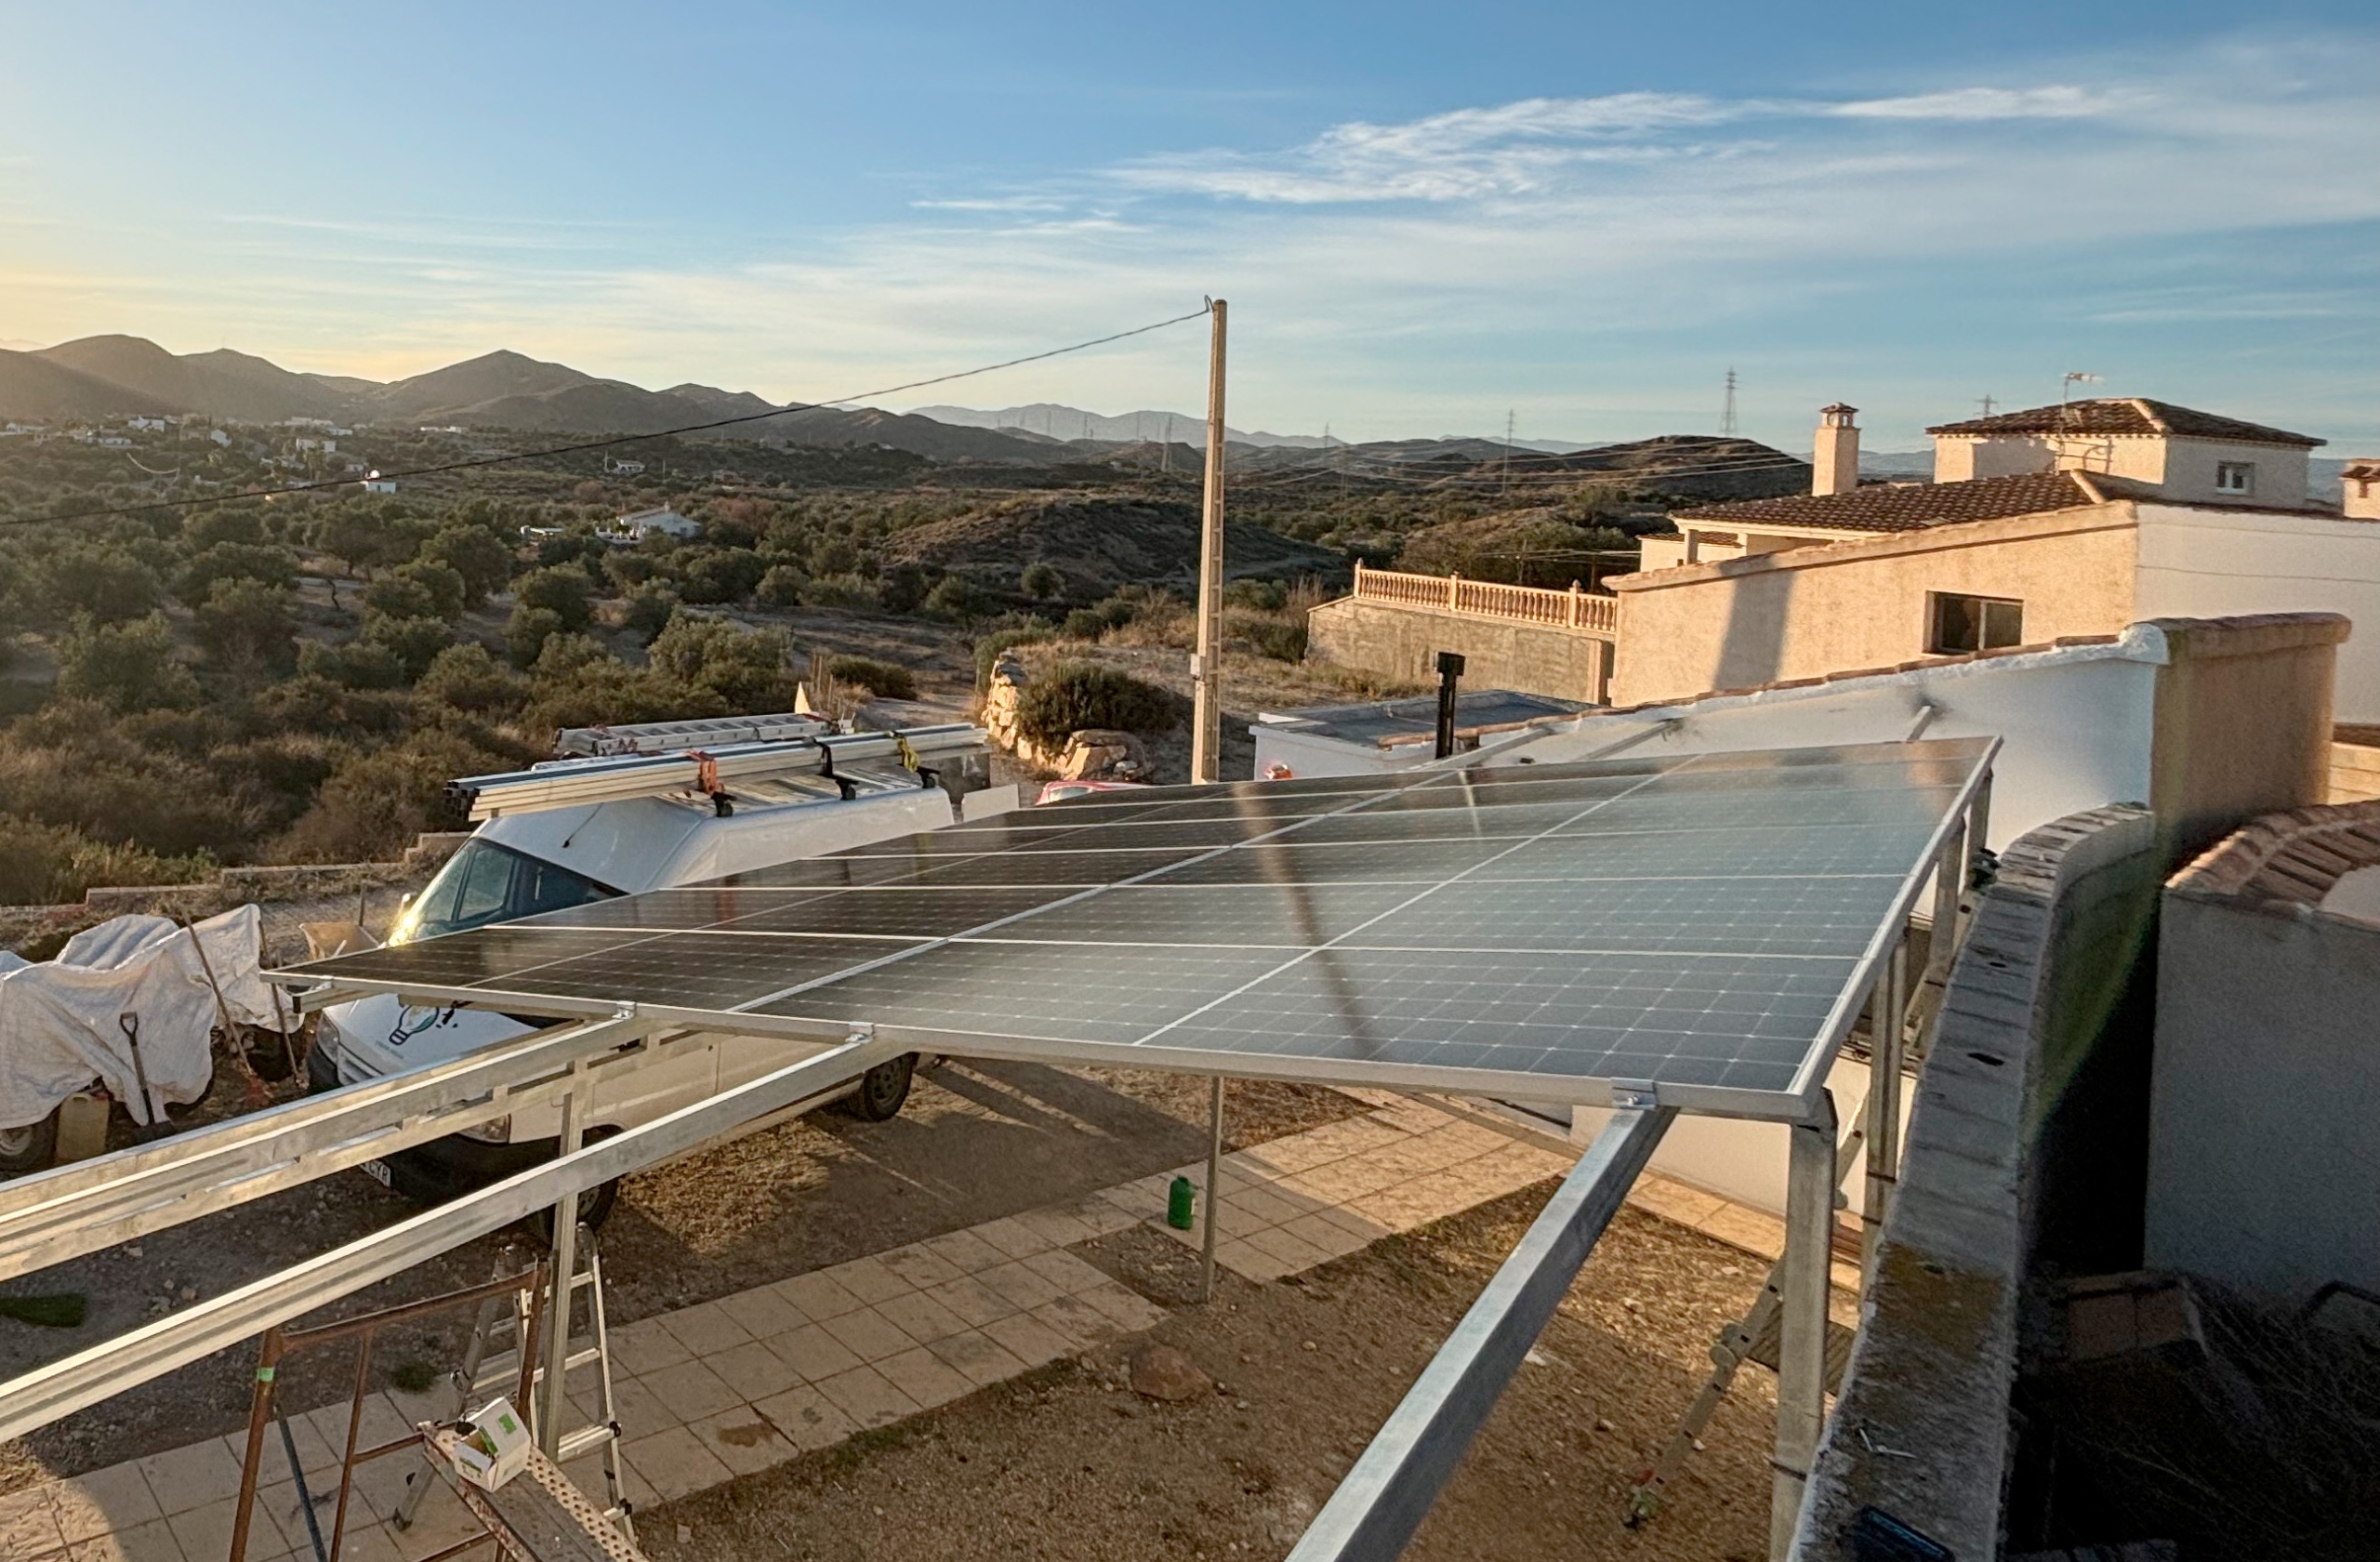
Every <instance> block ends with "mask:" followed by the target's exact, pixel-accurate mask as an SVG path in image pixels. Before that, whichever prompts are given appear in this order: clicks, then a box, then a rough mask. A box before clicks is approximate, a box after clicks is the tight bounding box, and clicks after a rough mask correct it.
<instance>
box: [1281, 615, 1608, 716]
mask: <svg viewBox="0 0 2380 1562" xmlns="http://www.w3.org/2000/svg"><path fill="white" fill-rule="evenodd" d="M1610 650H1611V642H1609V641H1607V640H1605V639H1602V638H1600V637H1598V636H1594V635H1589V634H1584V633H1581V632H1580V631H1579V630H1576V629H1548V628H1545V627H1542V626H1540V625H1536V624H1514V623H1506V622H1503V621H1501V620H1499V619H1494V618H1477V617H1473V616H1469V615H1466V614H1461V613H1443V612H1436V611H1433V610H1432V609H1429V608H1422V607H1407V606H1404V605H1402V604H1396V603H1389V602H1357V601H1356V600H1355V598H1353V597H1342V598H1340V599H1339V600H1338V601H1336V602H1324V603H1323V604H1322V605H1321V606H1319V607H1317V608H1316V609H1315V610H1314V611H1313V612H1311V613H1309V614H1307V615H1306V655H1308V656H1310V657H1312V658H1313V659H1314V660H1316V661H1321V662H1332V663H1336V664H1337V665H1339V666H1341V667H1350V668H1363V669H1364V670H1365V671H1367V672H1376V673H1381V674H1383V675H1385V676H1387V677H1391V678H1397V679H1402V680H1405V681H1407V682H1414V683H1435V682H1437V678H1438V672H1437V654H1438V653H1439V652H1441V651H1453V652H1458V653H1460V654H1461V656H1462V657H1463V661H1464V667H1463V672H1462V682H1463V686H1464V687H1465V688H1469V689H1514V690H1517V691H1519V692H1520V693H1522V694H1525V695H1554V696H1555V697H1556V698H1558V699H1575V700H1588V701H1592V702H1594V703H1597V704H1600V703H1601V702H1602V701H1603V699H1604V697H1605V687H1606V684H1607V682H1608V673H1607V668H1608V666H1609V660H1608V658H1609V655H1610Z"/></svg>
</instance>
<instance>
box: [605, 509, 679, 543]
mask: <svg viewBox="0 0 2380 1562" xmlns="http://www.w3.org/2000/svg"><path fill="white" fill-rule="evenodd" d="M702 529H703V523H701V522H699V521H692V520H689V519H687V518H686V517H685V516H682V515H681V514H679V513H678V512H677V511H676V510H668V509H660V510H636V511H634V512H633V513H631V514H628V515H622V516H618V517H616V518H615V519H613V520H611V521H609V522H606V523H604V524H603V525H602V527H600V528H599V529H598V530H597V533H596V535H597V536H602V537H605V538H607V539H609V540H611V541H614V542H641V541H643V540H644V539H645V538H646V537H648V536H652V535H653V534H654V533H655V532H660V533H663V534H665V535H667V536H673V537H690V536H700V535H701V533H702Z"/></svg>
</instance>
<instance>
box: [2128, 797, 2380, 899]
mask: <svg viewBox="0 0 2380 1562" xmlns="http://www.w3.org/2000/svg"><path fill="white" fill-rule="evenodd" d="M2374 866H2380V801H2372V802H2340V803H2326V804H2323V805H2321V806H2320V807H2315V808H2297V809H2293V810H2291V811H2290V812H2288V813H2286V814H2266V815H2265V816H2264V817H2263V818H2261V819H2257V820H2254V821H2253V822H2251V823H2249V824H2246V825H2242V826H2241V827H2240V828H2238V829H2236V830H2234V831H2233V832H2232V833H2231V834H2230V835H2228V836H2227V837H2225V838H2224V840H2222V841H2219V842H2218V843H2216V844H2215V845H2214V846H2212V847H2210V848H2209V849H2208V850H2207V851H2206V852H2205V853H2203V854H2201V855H2200V857H2199V858H2198V860H2197V861H2195V862H2193V863H2191V864H2190V865H2189V866H2188V867H2186V868H2184V869H2182V870H2181V872H2179V873H2177V874H2175V875H2174V878H2173V880H2172V881H2171V888H2172V889H2174V890H2175V892H2176V893H2178V894H2193V895H2202V896H2221V897H2224V898H2228V899H2234V900H2240V901H2243V902H2264V903H2266V904H2268V905H2271V906H2273V907H2276V908H2286V907H2316V906H2320V905H2321V901H2322V897H2323V896H2324V895H2326V894H2330V892H2331V886H2333V885H2334V884H2336V883H2337V882H2338V881H2339V880H2340V879H2342V878H2343V877H2345V876H2346V875H2347V874H2348V873H2351V872H2353V871H2354V870H2355V869H2357V868H2359V867H2374Z"/></svg>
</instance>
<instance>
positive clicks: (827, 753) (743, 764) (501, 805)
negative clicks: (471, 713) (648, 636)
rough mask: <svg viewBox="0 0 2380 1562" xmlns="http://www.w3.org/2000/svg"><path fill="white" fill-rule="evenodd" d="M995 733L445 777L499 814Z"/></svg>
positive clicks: (691, 788) (954, 731) (759, 748)
mask: <svg viewBox="0 0 2380 1562" xmlns="http://www.w3.org/2000/svg"><path fill="white" fill-rule="evenodd" d="M990 741H991V739H990V737H989V735H987V734H985V731H984V729H983V728H981V727H976V726H970V725H968V724H967V723H965V722H963V721H960V722H953V723H950V724H948V725H946V726H932V727H911V728H908V729H906V731H901V732H880V733H853V734H852V735H849V736H847V737H800V738H794V739H791V740H789V741H787V742H783V743H734V744H728V745H726V746H724V747H721V748H709V749H698V750H692V751H688V752H685V753H675V754H630V755H623V756H620V757H617V758H611V759H587V760H560V761H552V762H550V763H548V764H543V765H537V766H534V767H532V768H530V769H528V770H513V771H505V772H502V773H499V774H492V775H467V776H464V777H462V778H460V779H459V780H455V781H449V782H448V783H446V794H447V796H448V797H450V798H452V799H453V800H454V801H455V802H456V806H457V807H459V808H461V809H463V810H464V811H465V812H467V813H468V814H469V815H470V817H471V818H473V819H474V820H478V819H496V818H501V817H503V816H504V815H505V814H526V813H531V812H534V811H536V810H538V809H545V808H568V807H573V806H575V805H580V804H586V803H598V802H617V801H624V800H627V799H629V798H641V797H664V796H667V795H668V794H669V793H672V792H699V793H709V794H711V795H714V796H718V795H721V794H724V793H727V792H730V791H732V790H733V789H734V784H735V783H736V782H739V781H741V782H745V783H747V784H749V783H753V782H760V781H769V780H776V779H781V778H791V777H794V776H800V775H823V776H828V777H831V776H833V774H835V770H836V767H837V766H839V765H852V764H861V763H866V762H867V761H882V760H891V761H893V762H895V763H896V764H901V765H906V766H912V767H915V768H919V769H920V770H923V769H931V768H932V761H934V760H935V759H937V758H943V757H946V756H950V755H958V754H969V753H978V752H982V751H983V750H984V749H985V748H986V747H987V746H988V745H989V743H990Z"/></svg>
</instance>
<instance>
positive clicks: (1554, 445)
mask: <svg viewBox="0 0 2380 1562" xmlns="http://www.w3.org/2000/svg"><path fill="white" fill-rule="evenodd" d="M909 412H910V416H912V417H931V418H932V419H933V420H934V421H935V422H937V423H952V424H958V425H961V426H963V427H966V428H971V429H998V430H1005V431H1007V432H1010V433H1027V434H1039V435H1042V436H1044V437H1046V438H1049V439H1055V440H1102V441H1109V442H1117V441H1123V442H1130V443H1142V442H1146V443H1156V444H1165V443H1172V444H1186V445H1188V446H1189V447H1190V448H1191V449H1193V450H1204V449H1206V448H1207V419H1206V417H1204V416H1203V415H1199V414H1192V413H1187V412H1163V411H1157V410H1154V409H1151V408H1145V407H1144V408H1143V409H1142V410H1140V411H1138V412H1119V413H1117V414H1115V415H1114V416H1112V417H1111V416H1109V415H1107V414H1105V413H1098V412H1087V411H1085V410H1084V409H1083V408H1081V407H1076V406H1067V405H1066V404H1064V403H1063V402H1032V403H1028V404H1025V405H1024V406H1010V407H996V408H991V409H988V410H987V409H985V408H982V407H963V406H921V407H911V408H910V409H909ZM1223 430H1224V436H1225V443H1226V444H1249V445H1269V446H1274V447H1276V448H1281V449H1289V450H1335V449H1337V448H1339V447H1340V446H1342V445H1344V444H1346V443H1348V442H1347V441H1345V440H1342V439H1334V438H1331V437H1329V436H1327V435H1323V434H1274V433H1267V432H1265V431H1264V430H1262V429H1259V430H1255V431H1254V432H1253V433H1251V432H1250V431H1248V430H1244V429H1235V428H1233V427H1231V425H1229V424H1228V423H1226V424H1225V425H1223ZM1497 448H1498V449H1500V450H1501V449H1502V448H1503V444H1502V442H1501V441H1498V442H1497ZM1513 448H1514V449H1515V450H1544V451H1554V452H1560V451H1567V450H1576V449H1578V448H1579V446H1578V444H1577V443H1575V442H1571V441H1552V442H1549V441H1542V440H1514V442H1513Z"/></svg>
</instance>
